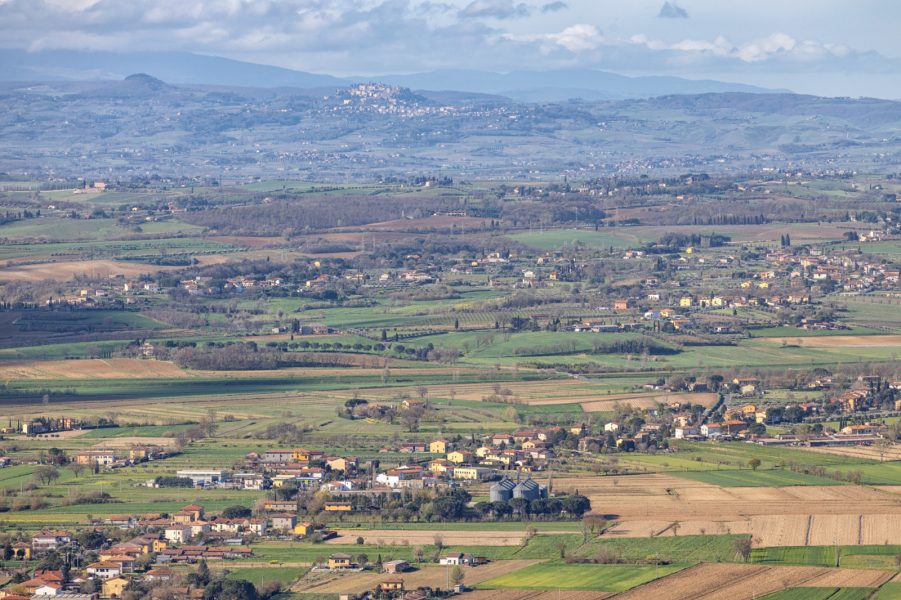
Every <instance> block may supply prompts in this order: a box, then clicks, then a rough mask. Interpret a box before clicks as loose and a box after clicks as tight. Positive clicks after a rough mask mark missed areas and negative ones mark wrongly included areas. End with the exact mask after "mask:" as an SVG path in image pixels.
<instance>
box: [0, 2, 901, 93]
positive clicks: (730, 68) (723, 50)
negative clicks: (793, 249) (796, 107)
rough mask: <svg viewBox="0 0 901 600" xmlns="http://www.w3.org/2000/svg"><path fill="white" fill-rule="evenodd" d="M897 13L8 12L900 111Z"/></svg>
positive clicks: (385, 6)
mask: <svg viewBox="0 0 901 600" xmlns="http://www.w3.org/2000/svg"><path fill="white" fill-rule="evenodd" d="M899 31H901V2H898V1H896V0H854V1H851V0H0V47H3V48H16V49H26V50H29V51H33V52H39V51H41V50H43V49H57V50H58V49H64V50H65V49H77V50H107V51H138V50H140V51H157V50H166V51H171V50H183V51H189V52H196V53H200V54H209V55H216V56H225V57H228V58H234V59H239V60H247V61H250V62H256V63H261V64H270V65H276V66H280V67H287V68H292V69H298V70H302V71H310V72H315V73H328V74H333V75H341V76H348V75H360V76H362V75H379V74H388V73H412V72H420V71H430V70H436V69H480V70H491V71H499V72H506V71H513V70H549V69H561V68H567V69H569V68H588V69H600V70H606V71H613V72H617V73H622V74H626V75H677V76H681V77H689V78H692V79H719V80H722V81H731V82H741V83H750V84H754V85H760V86H765V87H777V88H786V89H791V90H793V91H797V92H804V93H815V94H821V95H830V96H855V97H856V96H877V97H887V98H901V35H898V32H899Z"/></svg>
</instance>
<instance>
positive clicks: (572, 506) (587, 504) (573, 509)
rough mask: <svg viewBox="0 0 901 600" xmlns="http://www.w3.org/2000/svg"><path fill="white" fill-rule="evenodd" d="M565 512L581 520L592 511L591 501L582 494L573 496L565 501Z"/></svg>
mask: <svg viewBox="0 0 901 600" xmlns="http://www.w3.org/2000/svg"><path fill="white" fill-rule="evenodd" d="M563 510H565V511H566V512H568V513H569V514H571V515H575V516H577V517H579V518H581V517H582V515H584V514H585V513H587V512H588V511H590V510H591V500H589V499H588V498H586V497H585V496H583V495H582V494H573V495H571V496H567V497H566V498H564V499H563Z"/></svg>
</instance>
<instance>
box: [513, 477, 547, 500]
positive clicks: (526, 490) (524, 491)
mask: <svg viewBox="0 0 901 600" xmlns="http://www.w3.org/2000/svg"><path fill="white" fill-rule="evenodd" d="M545 496H547V488H545V487H544V486H543V485H539V484H538V483H536V482H535V480H534V479H532V478H529V479H526V480H525V481H520V482H519V483H517V484H516V486H515V487H514V488H513V497H514V498H522V499H524V500H538V499H540V498H544V497H545Z"/></svg>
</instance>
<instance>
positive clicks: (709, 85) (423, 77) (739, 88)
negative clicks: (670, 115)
mask: <svg viewBox="0 0 901 600" xmlns="http://www.w3.org/2000/svg"><path fill="white" fill-rule="evenodd" d="M375 79H377V80H378V81H380V82H383V83H390V84H392V85H402V86H405V87H409V88H411V89H426V90H458V91H466V92H478V93H484V94H500V95H502V96H507V97H509V98H514V99H516V100H523V101H526V102H548V101H558V100H566V99H568V98H583V99H586V100H624V99H627V98H650V97H653V96H666V95H671V94H706V93H722V92H747V93H768V92H777V91H782V92H784V91H786V90H771V89H766V88H760V87H755V86H752V85H744V84H740V83H724V82H722V81H710V80H692V79H683V78H681V77H657V76H654V77H627V76H625V75H617V74H615V73H607V72H604V71H594V70H591V69H569V70H558V71H512V72H510V73H491V72H488V71H460V70H448V71H432V72H429V73H414V74H412V75H384V76H380V77H377V78H375Z"/></svg>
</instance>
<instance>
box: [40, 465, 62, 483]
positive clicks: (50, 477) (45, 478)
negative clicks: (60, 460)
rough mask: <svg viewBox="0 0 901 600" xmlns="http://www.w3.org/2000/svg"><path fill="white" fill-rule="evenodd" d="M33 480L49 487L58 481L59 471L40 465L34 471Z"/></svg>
mask: <svg viewBox="0 0 901 600" xmlns="http://www.w3.org/2000/svg"><path fill="white" fill-rule="evenodd" d="M34 478H35V479H37V480H38V481H40V482H41V483H43V484H44V485H49V484H51V483H52V482H54V481H56V480H57V479H59V469H57V468H56V467H52V466H50V465H40V466H39V467H37V468H36V469H35V470H34Z"/></svg>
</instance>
